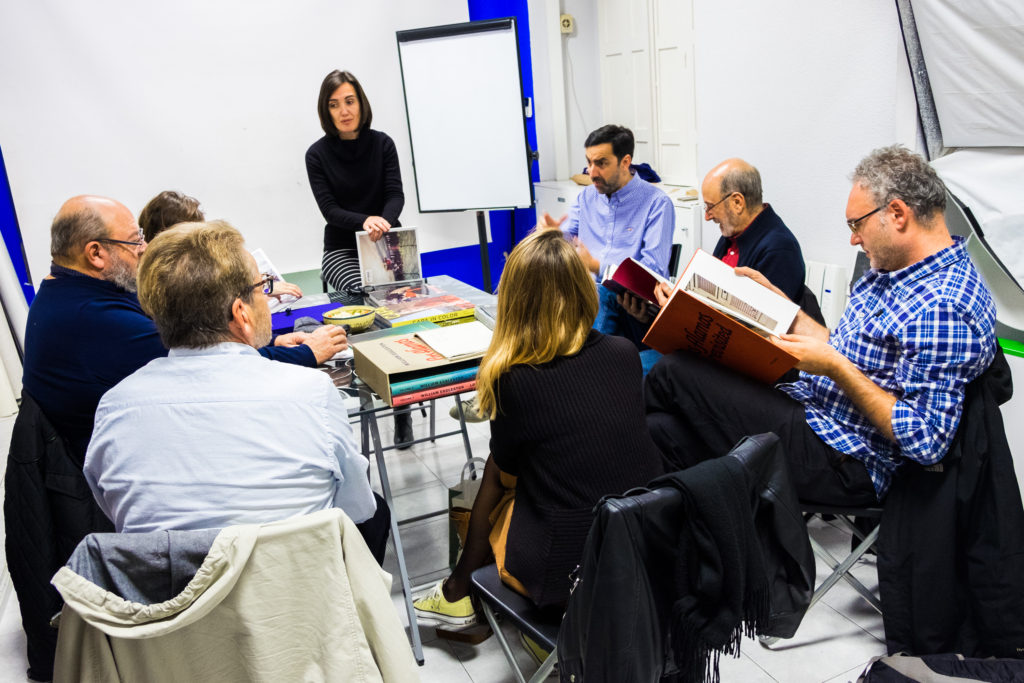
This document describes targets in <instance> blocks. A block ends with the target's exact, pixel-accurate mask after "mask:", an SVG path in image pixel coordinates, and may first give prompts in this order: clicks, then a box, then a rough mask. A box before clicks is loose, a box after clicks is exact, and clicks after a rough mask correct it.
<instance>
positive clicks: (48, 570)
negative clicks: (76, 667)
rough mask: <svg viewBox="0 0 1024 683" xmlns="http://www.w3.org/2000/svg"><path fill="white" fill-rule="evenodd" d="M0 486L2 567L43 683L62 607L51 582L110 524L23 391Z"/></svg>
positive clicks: (79, 471) (31, 658) (49, 668)
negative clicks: (2, 492) (82, 544)
mask: <svg viewBox="0 0 1024 683" xmlns="http://www.w3.org/2000/svg"><path fill="white" fill-rule="evenodd" d="M4 482H5V483H4V486H5V488H6V491H7V495H6V498H5V499H4V523H5V526H6V531H7V537H6V539H5V544H6V551H7V565H8V569H9V570H10V572H11V583H12V584H13V585H14V592H15V593H16V594H17V595H18V602H19V603H20V605H21V623H22V626H23V627H24V629H25V635H26V637H27V640H28V662H29V667H30V669H29V671H30V673H31V675H32V676H33V678H35V679H36V680H46V679H47V678H50V677H51V676H52V675H53V655H54V651H55V649H56V647H57V630H56V629H54V628H50V618H51V617H53V616H54V615H55V614H56V613H57V612H59V611H60V608H61V605H62V604H63V602H62V601H61V599H60V595H58V594H57V590H56V589H55V588H54V587H53V586H51V585H50V579H51V578H52V577H53V575H54V573H55V572H56V571H57V570H58V569H60V568H61V567H62V566H64V563H65V562H67V560H68V558H69V557H71V553H72V551H74V549H75V547H76V546H77V545H78V543H79V541H81V540H82V539H83V538H84V537H85V536H86V534H90V533H93V532H103V531H113V530H114V525H113V524H111V523H110V520H108V519H107V518H106V516H105V515H104V514H103V512H101V511H100V509H99V506H98V505H96V501H95V500H94V499H93V497H92V492H91V491H90V490H89V485H88V484H87V483H86V481H85V475H83V474H82V463H81V462H79V461H78V460H77V459H76V458H75V457H74V455H72V453H71V450H70V449H69V448H68V447H67V445H66V444H65V442H64V439H63V438H61V436H60V435H59V434H57V432H56V430H55V429H54V428H53V426H52V425H51V424H50V422H49V420H47V419H46V416H45V415H44V414H43V411H42V410H41V409H40V408H39V405H38V404H37V403H36V402H35V400H34V399H33V398H32V397H31V396H29V394H28V392H25V391H24V390H23V391H22V398H21V410H19V411H18V417H17V418H16V419H15V421H14V431H13V432H12V435H11V450H10V453H9V454H8V456H7V473H6V476H5V480H4Z"/></svg>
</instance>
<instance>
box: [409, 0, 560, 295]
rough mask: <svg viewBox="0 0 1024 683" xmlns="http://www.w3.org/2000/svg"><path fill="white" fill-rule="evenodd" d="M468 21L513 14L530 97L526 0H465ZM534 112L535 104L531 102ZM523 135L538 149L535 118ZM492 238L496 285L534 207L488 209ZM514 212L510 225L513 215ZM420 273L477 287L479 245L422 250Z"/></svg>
mask: <svg viewBox="0 0 1024 683" xmlns="http://www.w3.org/2000/svg"><path fill="white" fill-rule="evenodd" d="M468 5H469V19H470V21H480V20H483V19H500V18H503V17H515V18H516V32H517V34H518V38H519V71H520V73H521V74H522V79H523V97H528V98H530V99H531V100H533V63H532V62H531V60H530V14H529V11H528V9H527V6H526V0H468ZM533 108H534V112H535V113H534V116H536V110H537V104H536V102H534V107H533ZM526 139H527V141H528V142H529V143H530V148H531V149H537V126H536V124H535V122H534V118H533V117H531V118H528V119H526ZM530 177H531V178H532V179H533V180H534V181H535V182H536V181H537V180H539V179H540V169H539V167H538V165H537V162H536V161H534V162H533V163H532V164H531V165H530ZM488 213H489V219H490V224H491V242H490V244H489V245H488V248H489V250H490V252H489V253H490V260H491V279H492V281H493V282H494V284H495V285H497V283H498V282H500V279H501V272H502V270H503V269H504V267H505V258H506V257H507V255H508V253H509V252H510V251H512V247H513V246H515V244H516V243H517V242H519V240H521V239H522V238H523V237H525V236H526V234H527V233H528V232H529V231H530V230H532V229H533V226H534V225H536V224H537V212H536V211H535V210H534V209H533V208H529V209H515V211H490V212H488ZM513 214H514V215H515V221H514V223H515V224H514V225H513V219H512V216H513ZM422 259H423V274H424V275H426V276H427V277H430V276H431V275H451V276H452V277H454V278H457V279H459V280H462V281H463V282H467V283H469V284H471V285H474V286H476V287H481V288H482V287H483V275H481V272H480V246H479V245H476V244H474V245H472V246H468V247H456V248H454V249H442V250H439V251H432V252H424V253H423V254H422Z"/></svg>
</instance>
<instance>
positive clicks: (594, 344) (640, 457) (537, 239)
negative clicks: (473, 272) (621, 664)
mask: <svg viewBox="0 0 1024 683" xmlns="http://www.w3.org/2000/svg"><path fill="white" fill-rule="evenodd" d="M596 314H597V291H596V288H595V285H594V280H593V279H592V278H591V277H590V275H589V273H587V270H586V268H585V267H584V265H583V262H582V261H581V260H580V258H579V256H578V255H577V254H576V251H575V250H574V249H573V247H572V245H570V244H569V243H568V242H567V241H566V240H565V239H564V238H563V237H562V235H561V233H560V232H559V231H557V230H545V231H538V232H535V233H533V234H532V235H530V236H529V237H527V238H526V239H525V240H523V242H522V243H520V244H519V245H518V246H517V247H516V248H515V249H514V250H513V251H512V254H511V255H510V256H509V259H508V262H507V264H506V265H505V272H504V275H503V276H502V280H501V289H500V291H499V294H498V315H497V324H496V325H495V328H494V337H493V339H492V341H491V345H490V348H489V349H488V350H487V354H486V355H485V356H484V359H483V361H482V363H481V364H480V372H479V375H478V378H477V396H478V398H479V406H480V411H481V413H482V414H484V415H486V416H488V417H489V418H490V421H491V423H490V424H491V444H490V445H491V454H490V457H488V459H487V465H486V467H485V468H484V474H483V480H482V483H481V486H480V492H479V494H478V495H477V499H476V502H475V503H474V505H473V510H472V514H471V516H470V522H469V532H468V536H467V539H466V543H465V547H464V549H463V553H462V556H461V557H460V559H459V562H458V564H457V565H456V567H455V571H454V572H453V573H452V575H451V576H449V577H448V578H447V579H446V580H444V581H442V582H440V583H438V584H437V585H436V586H435V587H434V589H433V591H432V592H431V593H430V594H429V595H427V596H426V597H424V598H423V599H421V600H419V601H417V602H416V603H415V607H416V610H417V612H418V614H419V615H420V616H421V617H424V618H428V619H434V620H438V621H443V622H446V623H450V624H467V623H471V622H472V621H474V620H475V614H474V611H473V606H472V604H471V602H470V599H469V585H470V583H469V578H470V574H471V573H472V572H473V571H474V570H475V569H477V568H479V567H482V566H484V565H486V564H488V563H489V562H491V561H492V559H491V557H492V553H493V555H494V556H495V557H496V558H497V563H498V568H499V573H500V574H501V576H502V579H503V580H504V581H505V582H506V583H507V584H508V585H510V586H511V587H512V588H514V589H516V590H518V591H519V592H521V593H523V594H524V595H526V596H528V597H529V598H531V599H532V600H533V601H534V602H535V603H536V604H537V605H538V606H540V607H556V606H557V607H562V606H564V605H565V603H566V601H567V600H568V597H569V583H570V582H569V573H570V572H571V571H572V570H573V569H574V568H575V567H576V565H577V563H578V562H579V559H580V556H581V555H582V552H583V545H584V541H585V540H586V536H587V532H588V530H589V529H590V523H591V521H592V519H593V514H592V509H593V507H594V505H595V504H596V503H597V501H598V500H600V498H601V497H602V496H605V495H607V494H616V493H622V492H624V491H626V490H627V489H630V488H633V487H635V486H641V485H643V484H645V483H647V482H648V481H649V480H651V479H653V478H654V477H656V476H658V475H660V474H661V473H662V464H661V463H662V460H661V455H660V453H659V451H658V449H657V447H656V446H655V445H654V442H653V441H652V440H651V437H650V435H649V434H648V432H647V425H646V421H645V419H644V409H643V396H642V377H641V370H640V357H639V355H638V353H637V350H636V347H635V346H634V345H633V344H632V343H631V342H630V341H628V340H627V339H624V338H622V337H610V336H605V335H603V334H601V333H599V332H596V331H594V330H592V329H591V326H592V325H593V322H594V316H595V315H596ZM513 490H514V498H513V495H512V494H513Z"/></svg>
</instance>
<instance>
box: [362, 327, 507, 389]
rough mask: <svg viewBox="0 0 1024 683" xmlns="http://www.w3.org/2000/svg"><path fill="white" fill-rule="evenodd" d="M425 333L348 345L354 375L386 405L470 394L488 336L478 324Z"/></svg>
mask: <svg viewBox="0 0 1024 683" xmlns="http://www.w3.org/2000/svg"><path fill="white" fill-rule="evenodd" d="M431 327H432V328H433V329H419V330H418V331H416V332H412V333H408V334H392V335H390V336H386V337H377V338H374V339H370V340H366V341H357V342H356V343H354V344H353V345H352V351H353V355H354V358H355V368H356V374H357V375H358V376H359V378H360V379H361V380H362V381H363V382H365V383H366V384H367V385H368V386H369V387H370V388H371V389H373V390H374V391H375V392H376V393H377V395H379V396H380V397H381V398H382V399H383V400H384V401H385V402H386V403H387V404H388V405H391V406H404V405H409V404H410V403H420V402H422V401H429V400H431V399H435V398H441V397H444V396H451V395H453V394H460V393H462V392H464V391H472V390H473V389H475V388H476V373H477V369H478V367H479V365H480V359H481V358H482V357H483V355H484V352H485V351H486V350H487V346H488V345H489V344H490V337H491V331H490V330H489V329H487V328H486V327H485V326H484V325H482V324H481V323H479V322H471V323H466V324H464V325H454V326H449V327H437V326H436V325H434V326H431Z"/></svg>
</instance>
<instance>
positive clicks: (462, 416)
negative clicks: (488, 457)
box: [455, 394, 473, 462]
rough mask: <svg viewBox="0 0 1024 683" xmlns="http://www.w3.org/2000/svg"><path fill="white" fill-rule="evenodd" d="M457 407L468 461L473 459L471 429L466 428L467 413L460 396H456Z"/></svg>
mask: <svg viewBox="0 0 1024 683" xmlns="http://www.w3.org/2000/svg"><path fill="white" fill-rule="evenodd" d="M455 407H456V409H458V411H459V430H460V431H461V432H462V445H463V446H464V447H465V448H466V461H467V462H468V461H470V460H472V459H473V449H472V448H471V447H470V445H469V429H467V427H466V413H465V412H464V411H463V409H462V401H461V400H460V396H459V395H458V394H456V396H455Z"/></svg>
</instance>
